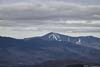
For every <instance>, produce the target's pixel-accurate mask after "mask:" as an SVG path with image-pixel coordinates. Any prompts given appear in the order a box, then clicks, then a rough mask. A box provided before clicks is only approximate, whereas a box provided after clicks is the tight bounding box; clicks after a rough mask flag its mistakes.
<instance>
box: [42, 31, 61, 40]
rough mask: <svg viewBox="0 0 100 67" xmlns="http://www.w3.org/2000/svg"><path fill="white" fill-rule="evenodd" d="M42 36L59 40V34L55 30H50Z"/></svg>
mask: <svg viewBox="0 0 100 67" xmlns="http://www.w3.org/2000/svg"><path fill="white" fill-rule="evenodd" d="M43 37H45V38H46V39H49V40H56V41H61V34H58V33H55V32H50V33H48V34H46V35H44V36H43Z"/></svg>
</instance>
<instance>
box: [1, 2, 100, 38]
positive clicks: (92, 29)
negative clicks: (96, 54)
mask: <svg viewBox="0 0 100 67" xmlns="http://www.w3.org/2000/svg"><path fill="white" fill-rule="evenodd" d="M50 31H53V32H60V33H64V34H67V33H71V35H73V34H76V33H77V34H78V35H81V34H82V35H83V34H84V35H93V36H98V37H100V35H99V33H100V0H9V1H8V0H0V35H6V36H14V37H18V38H22V37H28V36H32V35H38V34H43V33H47V32H50ZM94 33H95V34H94Z"/></svg>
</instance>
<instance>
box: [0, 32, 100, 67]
mask: <svg viewBox="0 0 100 67" xmlns="http://www.w3.org/2000/svg"><path fill="white" fill-rule="evenodd" d="M55 60H61V61H62V60H66V61H68V60H72V62H73V60H74V61H78V62H79V61H82V62H84V63H86V62H88V63H94V64H95V63H98V64H99V62H100V38H97V37H93V36H81V37H71V36H66V35H63V34H59V33H54V32H51V33H48V34H46V35H44V36H40V37H32V38H25V39H14V38H10V37H0V65H1V66H6V67H7V66H11V65H12V66H16V65H36V64H41V63H44V62H47V61H55Z"/></svg>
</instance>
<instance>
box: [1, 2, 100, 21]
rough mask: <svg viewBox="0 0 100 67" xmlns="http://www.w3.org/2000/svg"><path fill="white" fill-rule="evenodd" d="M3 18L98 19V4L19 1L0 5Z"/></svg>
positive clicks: (99, 12) (99, 11)
mask: <svg viewBox="0 0 100 67" xmlns="http://www.w3.org/2000/svg"><path fill="white" fill-rule="evenodd" d="M0 19H3V20H32V19H33V20H59V19H63V20H66V19H67V20H72V19H73V20H100V5H98V6H96V5H88V6H87V5H77V4H75V3H66V2H59V1H56V2H53V1H52V2H50V3H49V2H40V1H39V2H36V3H30V2H29V3H28V2H20V3H13V4H10V5H1V6H0Z"/></svg>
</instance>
